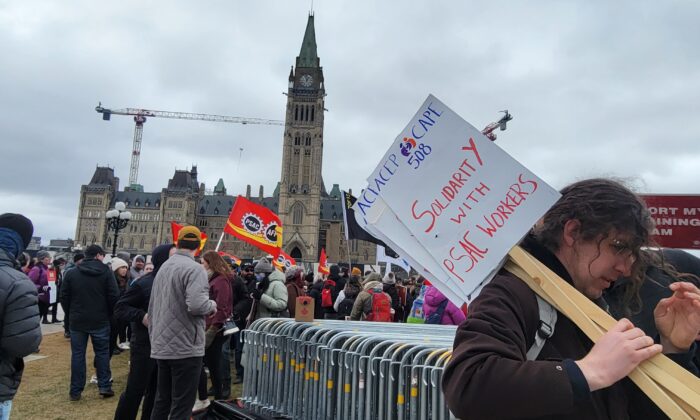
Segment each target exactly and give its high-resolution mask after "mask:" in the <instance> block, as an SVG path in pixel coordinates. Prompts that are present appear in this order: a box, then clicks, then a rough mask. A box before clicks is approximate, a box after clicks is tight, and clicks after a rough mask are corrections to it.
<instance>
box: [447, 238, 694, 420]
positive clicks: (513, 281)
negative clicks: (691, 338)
mask: <svg viewBox="0 0 700 420" xmlns="http://www.w3.org/2000/svg"><path fill="white" fill-rule="evenodd" d="M522 246H523V247H524V248H526V249H527V250H529V251H530V253H531V254H532V255H533V256H534V257H535V258H537V259H538V260H540V261H542V262H543V263H544V264H545V265H546V266H548V267H549V268H550V269H552V270H553V271H554V272H555V273H556V274H558V275H559V276H560V277H562V278H563V279H564V280H565V281H567V282H569V283H571V281H572V280H571V277H570V276H569V275H568V273H567V271H566V269H565V268H564V266H563V265H562V264H561V263H560V262H559V260H558V259H557V257H556V256H554V255H553V254H552V253H550V252H549V251H548V250H546V249H545V248H544V247H542V246H541V245H539V244H538V243H536V242H534V240H533V239H531V238H527V239H526V240H525V242H524V243H523V244H522ZM596 303H599V302H596ZM538 326H539V311H538V305H537V300H536V298H535V293H534V292H533V291H532V290H531V289H530V288H529V287H528V286H527V285H526V284H525V283H524V282H523V281H521V280H520V279H518V278H517V277H515V276H514V275H512V274H510V273H508V272H506V271H501V272H500V273H499V274H498V275H496V277H495V278H494V279H493V280H492V281H491V282H490V283H489V284H488V285H486V286H485V287H484V288H483V290H482V291H481V293H480V294H479V296H478V297H477V298H476V299H475V300H474V301H473V302H472V304H471V308H470V311H469V315H468V317H467V319H466V321H465V322H464V323H462V325H461V326H460V327H459V328H458V329H457V335H456V337H455V342H454V351H453V353H452V358H451V360H450V362H449V364H448V365H447V367H446V368H445V372H444V375H443V381H442V385H443V387H442V389H443V392H444V395H445V399H446V401H447V404H448V407H449V408H450V410H451V411H452V413H453V414H454V415H455V416H456V417H458V418H470V419H491V418H494V419H511V418H546V419H625V418H644V419H652V418H665V416H663V415H662V414H661V413H660V412H659V410H658V409H656V407H655V406H654V404H653V403H651V401H650V400H648V399H647V398H646V397H645V396H644V395H643V394H642V393H641V391H639V389H637V388H636V387H634V386H633V385H632V383H631V381H630V380H629V379H628V378H625V379H623V380H621V381H619V382H617V383H616V384H614V385H612V386H610V387H608V388H605V389H601V390H598V391H596V392H590V391H589V389H588V384H587V382H586V379H585V377H584V376H583V373H582V372H581V370H580V369H579V368H578V366H577V365H576V363H575V362H574V360H579V359H581V358H583V357H584V356H585V355H586V354H588V352H589V351H590V350H591V348H592V347H593V343H592V342H591V340H589V339H588V337H587V336H586V335H585V334H584V333H583V332H582V331H581V330H580V329H579V328H578V327H576V325H575V324H574V323H573V322H572V321H571V320H569V319H568V318H567V317H566V316H564V315H563V314H561V313H558V314H557V322H556V325H555V328H554V335H553V336H552V337H551V338H549V339H547V340H546V342H545V344H544V346H543V348H542V350H541V352H540V354H539V356H538V357H537V360H536V361H528V360H526V352H527V350H528V349H529V348H530V347H531V346H532V344H533V342H534V341H535V334H537V330H538ZM682 357H683V358H685V357H686V355H685V354H684V355H682ZM676 360H678V361H682V360H680V359H676Z"/></svg>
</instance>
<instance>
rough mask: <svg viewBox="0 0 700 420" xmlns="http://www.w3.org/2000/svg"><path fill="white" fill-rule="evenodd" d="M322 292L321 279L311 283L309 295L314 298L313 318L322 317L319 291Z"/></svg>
mask: <svg viewBox="0 0 700 420" xmlns="http://www.w3.org/2000/svg"><path fill="white" fill-rule="evenodd" d="M322 292H323V281H317V282H316V283H314V284H312V285H311V290H309V296H310V297H312V298H313V299H314V319H323V307H322V306H321V293H322Z"/></svg>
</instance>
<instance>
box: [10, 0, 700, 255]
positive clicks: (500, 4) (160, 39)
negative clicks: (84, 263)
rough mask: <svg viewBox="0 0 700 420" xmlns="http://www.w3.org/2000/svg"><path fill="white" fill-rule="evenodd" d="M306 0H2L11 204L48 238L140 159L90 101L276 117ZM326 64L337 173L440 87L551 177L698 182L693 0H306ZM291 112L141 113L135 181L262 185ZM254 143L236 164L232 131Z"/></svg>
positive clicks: (240, 142) (360, 164)
mask: <svg viewBox="0 0 700 420" xmlns="http://www.w3.org/2000/svg"><path fill="white" fill-rule="evenodd" d="M310 7H311V5H310V1H276V2H272V1H254V2H253V1H245V2H244V1H231V0H219V1H214V0H210V1H207V2H193V1H114V2H95V1H60V2H58V1H53V0H47V1H33V0H9V1H8V0H5V1H2V2H0V139H1V140H0V141H1V144H2V151H3V154H2V157H0V159H2V163H3V165H2V169H0V179H1V180H2V182H0V197H2V199H1V200H0V213H3V212H19V213H23V214H25V215H27V216H28V217H30V218H31V219H32V220H33V221H34V224H35V235H37V236H41V237H42V238H43V241H44V243H47V242H48V239H52V238H72V237H73V236H74V234H75V227H76V226H75V225H76V216H77V211H78V200H79V192H80V186H81V185H82V184H86V183H88V182H89V181H90V178H91V176H92V174H93V172H94V170H95V167H96V166H97V165H109V166H111V167H114V168H115V171H116V173H117V176H119V178H120V180H121V186H122V187H123V186H125V185H126V184H127V181H128V177H129V163H130V157H131V148H132V139H133V130H134V123H133V120H132V119H131V118H129V117H122V116H113V117H112V121H109V122H106V121H102V119H101V115H100V114H98V113H96V112H95V110H94V108H95V106H96V105H97V103H98V101H102V103H103V106H105V107H109V108H126V107H134V108H147V109H156V110H168V111H182V112H198V113H209V114H222V115H231V116H243V117H256V118H268V119H278V120H281V119H283V118H284V110H285V104H286V97H285V96H284V95H283V94H282V92H285V91H286V89H287V76H288V75H289V69H290V66H291V65H293V64H294V60H295V57H296V56H297V55H298V54H299V49H300V46H301V41H302V37H303V34H304V29H305V27H306V21H307V16H308V13H309V9H310ZM314 12H315V24H316V40H317V43H318V53H319V56H320V58H321V65H322V66H323V70H324V75H325V81H326V92H327V97H326V108H327V109H328V112H327V113H326V121H325V132H324V137H325V139H324V140H325V142H324V145H325V150H324V162H323V177H324V180H325V184H326V187H327V188H328V189H330V188H331V186H332V184H334V183H339V184H341V187H342V188H344V189H347V188H352V189H353V190H356V191H359V190H360V188H362V187H364V186H365V185H366V182H365V178H366V177H367V176H368V175H369V174H370V173H371V172H372V170H373V169H374V167H375V166H376V164H377V163H378V161H379V159H380V158H381V156H382V155H383V154H384V152H385V151H386V149H387V148H388V147H389V146H390V145H391V144H392V142H393V140H394V137H395V136H396V135H397V134H398V133H399V132H400V131H401V130H402V129H403V127H404V126H405V125H406V124H407V123H408V120H409V119H410V118H411V117H412V116H413V114H414V113H415V112H416V110H417V109H418V107H419V106H420V104H421V103H422V101H423V100H424V99H425V98H426V96H427V95H428V94H429V93H432V94H434V95H436V96H437V97H438V98H439V99H440V100H442V101H443V102H444V103H446V104H447V105H448V106H450V107H451V108H452V109H453V110H455V111H456V112H457V113H458V114H460V115H461V116H462V117H464V118H465V119H466V120H467V121H469V122H471V123H472V124H473V125H475V126H477V127H483V126H484V125H486V124H487V123H489V122H491V121H494V120H496V119H498V118H499V113H498V111H500V110H502V109H506V108H507V109H508V110H510V112H511V113H512V114H513V116H514V117H515V119H514V120H513V121H512V123H510V124H509V127H508V130H507V131H506V132H504V133H499V138H498V144H499V145H500V146H501V147H502V148H503V149H505V150H506V151H507V152H509V153H510V154H511V155H513V156H514V157H515V158H516V159H518V160H519V161H521V162H522V163H523V164H524V165H525V166H527V167H529V168H530V169H531V170H533V171H534V172H535V173H536V174H538V175H539V176H540V177H542V178H543V179H544V180H545V181H547V182H549V183H550V184H551V185H553V186H554V187H555V188H560V187H562V186H563V185H565V184H567V183H569V182H571V181H574V180H577V179H580V178H585V177H590V176H597V175H605V176H617V177H623V178H628V179H630V180H631V182H632V183H633V185H634V186H635V187H636V188H637V189H638V190H639V191H640V192H652V193H691V194H696V193H698V181H700V176H699V175H700V147H698V143H697V133H698V132H700V119H699V118H698V117H697V114H698V111H700V109H699V108H700V106H699V105H698V103H699V102H698V98H700V56H699V53H698V51H699V50H698V46H697V43H698V40H700V25H698V21H700V3H697V2H691V1H664V2H653V1H628V2H602V1H598V2H589V1H583V0H581V1H567V2H554V1H546V2H544V1H543V2H537V1H527V2H524V1H523V2H511V1H478V2H477V1H464V2H453V1H433V2H425V1H401V2H398V1H397V2H376V1H361V0H352V1H336V0H334V1H329V0H316V2H315V4H314ZM281 144H282V127H280V126H256V125H245V126H244V125H237V124H223V123H210V122H199V121H180V120H168V119H159V118H150V119H149V120H148V122H147V123H146V124H145V128H144V134H143V146H142V153H141V165H140V172H139V182H140V183H141V184H143V185H144V187H145V190H146V191H160V190H161V189H162V188H163V187H165V186H166V185H167V181H168V179H169V178H171V177H172V175H173V173H174V170H175V169H176V168H177V169H186V168H189V167H191V166H192V165H193V164H196V165H197V167H198V171H199V179H200V180H201V181H203V182H205V183H206V185H207V188H213V187H214V185H215V184H216V182H217V180H218V179H219V178H223V179H224V182H225V184H226V187H227V189H228V193H229V194H233V195H235V194H238V193H241V194H244V193H245V186H246V184H252V185H253V193H254V194H257V190H258V186H259V185H261V184H262V185H263V186H264V187H265V191H266V195H270V194H271V193H272V190H273V189H274V187H275V185H276V183H277V181H278V180H279V177H280V170H281V157H282V153H281ZM241 147H242V148H243V149H244V151H243V158H242V161H240V162H239V148H241Z"/></svg>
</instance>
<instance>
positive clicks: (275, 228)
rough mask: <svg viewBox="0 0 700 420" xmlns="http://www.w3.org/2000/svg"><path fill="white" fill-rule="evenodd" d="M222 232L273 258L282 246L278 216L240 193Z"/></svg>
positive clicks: (280, 225)
mask: <svg viewBox="0 0 700 420" xmlns="http://www.w3.org/2000/svg"><path fill="white" fill-rule="evenodd" d="M224 232H226V233H228V234H229V235H233V236H235V237H236V238H238V239H240V240H242V241H245V242H248V243H249V244H251V245H253V246H254V247H257V248H259V249H261V250H262V251H264V252H267V253H268V254H271V255H272V256H273V258H277V256H278V255H279V253H280V248H281V247H282V221H281V220H280V218H279V216H277V215H276V214H275V213H273V212H272V211H271V210H270V209H268V208H266V207H264V206H261V205H259V204H255V203H253V202H252V201H250V200H247V199H246V198H244V197H242V196H240V195H239V196H238V197H236V202H235V203H234V204H233V208H232V209H231V214H229V216H228V221H227V222H226V226H225V227H224Z"/></svg>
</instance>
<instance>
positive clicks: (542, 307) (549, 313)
mask: <svg viewBox="0 0 700 420" xmlns="http://www.w3.org/2000/svg"><path fill="white" fill-rule="evenodd" d="M535 297H536V298H537V309H538V311H539V315H540V320H539V327H538V328H537V332H536V333H535V342H534V343H532V346H530V348H529V349H528V351H527V360H535V359H537V356H539V354H540V352H541V351H542V348H543V347H544V343H545V342H546V341H547V339H548V338H551V337H552V336H553V335H554V326H555V325H556V323H557V310H556V309H554V306H552V305H550V304H549V302H547V301H546V300H544V299H542V298H541V297H540V295H538V294H535Z"/></svg>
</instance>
